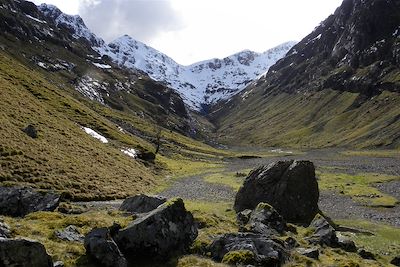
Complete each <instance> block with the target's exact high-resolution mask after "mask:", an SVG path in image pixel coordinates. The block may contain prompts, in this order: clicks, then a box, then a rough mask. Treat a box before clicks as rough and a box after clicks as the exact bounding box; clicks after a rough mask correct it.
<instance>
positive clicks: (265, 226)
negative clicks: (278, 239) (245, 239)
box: [245, 203, 287, 236]
mask: <svg viewBox="0 0 400 267" xmlns="http://www.w3.org/2000/svg"><path fill="white" fill-rule="evenodd" d="M245 228H246V229H247V230H248V231H250V232H252V233H258V234H262V235H264V236H272V235H279V234H283V233H284V232H285V230H286V229H287V226H286V222H285V220H284V219H283V218H282V216H281V215H280V214H279V213H278V212H277V211H276V210H275V209H274V208H273V207H272V206H271V205H268V204H266V203H260V204H258V205H257V207H256V208H255V209H254V211H253V212H252V213H251V215H250V218H249V221H248V223H247V225H246V226H245Z"/></svg>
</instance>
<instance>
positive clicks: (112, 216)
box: [5, 211, 132, 267]
mask: <svg viewBox="0 0 400 267" xmlns="http://www.w3.org/2000/svg"><path fill="white" fill-rule="evenodd" d="M131 220H132V217H129V216H124V215H123V214H121V213H119V212H115V211H113V212H109V211H96V212H87V213H83V214H80V215H64V214H61V213H58V212H36V213H31V214H29V215H27V216H26V217H24V218H22V219H18V218H10V217H5V222H6V223H7V224H9V225H10V227H11V229H12V233H13V234H14V235H15V236H16V237H27V238H31V239H34V240H37V241H39V242H40V243H42V244H43V245H44V246H45V248H46V250H47V253H49V255H51V256H52V258H53V261H58V260H61V261H63V262H64V264H65V266H66V267H69V266H71V267H72V266H77V265H78V266H91V265H90V264H89V262H88V259H87V258H86V256H85V254H86V251H85V248H84V246H83V244H81V243H79V242H68V241H62V240H60V239H58V238H57V237H56V236H55V234H54V232H55V231H56V230H63V229H64V228H65V227H67V226H68V225H74V226H76V227H77V228H78V229H79V231H80V233H81V234H83V235H84V234H86V233H88V232H89V231H90V230H91V229H92V228H94V227H109V226H111V225H112V224H113V223H114V222H116V223H119V224H121V226H123V227H124V226H127V225H128V223H129V222H130V221H131Z"/></svg>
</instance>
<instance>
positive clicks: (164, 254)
mask: <svg viewBox="0 0 400 267" xmlns="http://www.w3.org/2000/svg"><path fill="white" fill-rule="evenodd" d="M147 198H149V197H146V198H145V199H147ZM196 237H197V227H196V224H195V222H194V219H193V216H192V214H191V213H190V212H188V211H187V210H186V209H185V206H184V203H183V200H182V199H180V198H176V199H171V200H169V201H168V202H166V203H164V204H162V205H161V206H159V207H157V208H156V209H154V210H152V211H151V212H149V213H147V214H144V215H143V216H142V217H140V218H138V219H136V220H135V221H133V222H132V223H131V224H130V225H129V226H128V227H126V228H124V229H120V226H119V225H114V226H113V227H111V228H98V229H93V230H92V231H91V232H90V233H89V234H88V235H86V237H85V243H84V244H85V248H86V251H87V254H89V255H91V256H92V258H94V259H96V261H97V262H99V263H101V264H103V265H104V266H117V267H123V266H127V264H128V261H132V262H135V263H137V262H145V263H146V262H147V263H148V262H151V263H152V262H160V261H163V260H167V259H168V258H170V257H174V256H179V255H182V254H183V253H185V252H187V251H188V250H189V247H190V246H191V245H192V243H193V241H194V240H195V239H196Z"/></svg>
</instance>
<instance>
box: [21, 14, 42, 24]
mask: <svg viewBox="0 0 400 267" xmlns="http://www.w3.org/2000/svg"><path fill="white" fill-rule="evenodd" d="M25 16H26V17H27V18H30V19H31V20H34V21H36V22H39V23H42V24H46V23H47V22H46V21H44V20H40V19H38V18H35V17H32V16H30V15H27V14H25Z"/></svg>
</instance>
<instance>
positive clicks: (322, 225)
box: [308, 214, 338, 247]
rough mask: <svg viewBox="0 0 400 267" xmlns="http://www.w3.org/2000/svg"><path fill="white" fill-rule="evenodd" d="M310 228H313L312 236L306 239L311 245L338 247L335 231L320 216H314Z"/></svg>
mask: <svg viewBox="0 0 400 267" xmlns="http://www.w3.org/2000/svg"><path fill="white" fill-rule="evenodd" d="M310 227H314V228H315V232H314V234H313V235H312V236H311V237H310V238H308V241H309V242H310V243H311V244H320V245H326V246H329V247H338V238H337V236H336V231H335V229H334V228H333V227H332V226H331V225H330V224H329V222H328V221H327V220H326V219H325V218H324V217H322V216H321V215H320V214H318V215H317V216H315V218H314V220H313V221H312V222H311V224H310Z"/></svg>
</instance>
